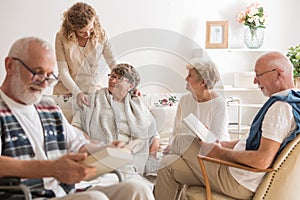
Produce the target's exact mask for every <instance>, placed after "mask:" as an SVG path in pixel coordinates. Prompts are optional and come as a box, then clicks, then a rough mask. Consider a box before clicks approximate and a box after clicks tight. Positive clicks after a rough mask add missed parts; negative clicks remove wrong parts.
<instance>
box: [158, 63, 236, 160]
mask: <svg viewBox="0 0 300 200" xmlns="http://www.w3.org/2000/svg"><path fill="white" fill-rule="evenodd" d="M186 69H187V70H188V74H187V76H186V78H185V80H186V89H187V90H188V91H189V93H187V94H184V95H183V96H182V97H181V98H180V102H179V104H178V107H177V112H176V118H175V123H174V131H173V135H172V136H171V138H170V141H171V143H172V141H173V140H174V138H176V137H178V136H177V135H191V136H193V137H194V135H193V134H192V133H190V132H191V131H190V130H189V128H188V127H187V126H186V125H185V124H184V123H183V121H182V120H183V119H184V118H185V117H187V116H188V115H189V114H190V113H193V114H194V115H195V117H196V118H197V119H198V120H199V121H200V122H202V123H203V124H204V125H205V126H206V127H207V128H208V129H209V130H210V131H211V132H212V133H215V134H217V135H215V136H216V137H217V138H218V139H220V140H229V139H230V136H229V133H228V123H229V122H228V121H229V117H228V111H227V108H226V101H225V98H224V97H222V96H220V95H219V94H217V93H216V92H215V91H214V86H215V84H216V83H217V82H218V81H219V80H220V74H219V72H218V69H217V67H216V65H215V63H214V62H212V61H211V60H210V59H193V60H191V61H190V62H189V63H188V64H187V65H186ZM193 137H184V139H178V140H176V141H180V144H178V143H176V142H175V143H174V142H173V145H172V146H168V147H167V148H166V149H165V151H164V154H168V153H169V151H170V148H171V151H174V152H175V153H177V154H181V153H182V152H184V151H185V150H186V149H187V148H188V147H189V146H190V144H191V143H192V141H193ZM195 156H196V155H195Z"/></svg>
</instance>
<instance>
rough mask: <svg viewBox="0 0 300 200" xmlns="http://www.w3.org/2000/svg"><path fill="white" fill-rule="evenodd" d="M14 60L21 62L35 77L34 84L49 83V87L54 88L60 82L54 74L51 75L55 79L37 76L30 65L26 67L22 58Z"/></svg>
mask: <svg viewBox="0 0 300 200" xmlns="http://www.w3.org/2000/svg"><path fill="white" fill-rule="evenodd" d="M12 59H13V60H17V61H19V62H20V63H21V64H22V65H23V66H24V67H25V68H26V69H27V70H28V71H29V72H30V73H31V74H32V75H33V76H32V79H31V80H32V82H33V83H34V84H37V85H39V84H41V83H43V82H44V81H47V82H48V86H49V87H53V86H55V85H56V83H57V82H58V80H57V76H55V75H54V74H53V73H52V74H51V75H52V76H53V77H54V78H49V77H45V76H44V75H43V74H37V73H35V72H34V71H33V70H32V69H31V68H30V67H29V66H28V65H26V64H25V63H24V62H23V61H22V60H21V59H20V58H15V57H13V58H12Z"/></svg>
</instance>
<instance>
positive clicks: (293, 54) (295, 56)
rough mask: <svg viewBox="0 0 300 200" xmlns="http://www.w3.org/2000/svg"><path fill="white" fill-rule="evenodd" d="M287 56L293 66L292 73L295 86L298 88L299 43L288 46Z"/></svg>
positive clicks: (299, 78)
mask: <svg viewBox="0 0 300 200" xmlns="http://www.w3.org/2000/svg"><path fill="white" fill-rule="evenodd" d="M287 57H288V58H289V59H290V61H291V62H292V64H293V66H294V70H293V74H294V81H295V86H296V87H297V88H300V44H298V45H296V46H295V47H290V48H289V50H288V53H287Z"/></svg>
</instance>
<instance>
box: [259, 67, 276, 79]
mask: <svg viewBox="0 0 300 200" xmlns="http://www.w3.org/2000/svg"><path fill="white" fill-rule="evenodd" d="M275 70H277V68H274V69H271V70H269V71H265V72H262V73H260V74H256V76H255V78H256V79H259V77H261V76H262V75H264V74H267V73H269V72H273V71H275Z"/></svg>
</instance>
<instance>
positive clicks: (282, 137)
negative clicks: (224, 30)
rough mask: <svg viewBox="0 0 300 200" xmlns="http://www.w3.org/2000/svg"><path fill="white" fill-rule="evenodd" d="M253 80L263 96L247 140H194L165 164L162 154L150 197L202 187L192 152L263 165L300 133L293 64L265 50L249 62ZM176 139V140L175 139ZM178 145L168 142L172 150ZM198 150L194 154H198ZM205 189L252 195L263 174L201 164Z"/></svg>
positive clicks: (236, 196)
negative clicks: (183, 187) (183, 186)
mask: <svg viewBox="0 0 300 200" xmlns="http://www.w3.org/2000/svg"><path fill="white" fill-rule="evenodd" d="M254 71H255V73H256V77H255V78H254V83H255V84H257V85H258V88H259V89H260V90H261V91H262V93H263V94H264V95H265V96H267V97H269V99H268V100H267V101H266V102H265V104H264V105H263V107H262V108H261V109H260V111H259V112H258V113H257V115H256V116H255V118H254V120H253V122H252V124H251V129H250V132H249V136H248V138H245V139H240V140H234V141H216V142H215V143H211V144H208V143H206V142H203V141H200V140H199V139H197V138H195V139H194V140H193V143H192V144H191V145H190V147H189V148H188V149H187V150H186V152H184V153H183V154H182V155H180V156H178V155H177V156H178V159H177V160H175V161H174V159H173V160H172V161H173V162H170V160H171V159H170V158H171V157H168V156H174V155H168V156H166V157H164V158H163V160H162V161H161V163H162V167H163V166H165V167H163V168H161V169H160V170H159V171H158V175H157V182H156V186H155V197H156V199H157V200H161V199H175V197H176V193H177V190H178V188H179V186H180V185H181V184H188V185H204V176H203V174H202V173H201V170H200V166H199V163H198V160H197V157H196V155H197V154H199V153H200V152H201V154H204V155H207V156H208V157H212V158H217V159H221V160H225V161H229V162H235V163H240V164H244V165H247V166H251V167H254V168H260V169H267V168H268V167H270V166H272V164H273V161H274V159H276V158H277V156H278V155H279V154H280V152H281V151H282V150H283V148H284V147H285V146H286V145H287V143H288V142H290V141H291V140H293V139H294V138H295V137H296V135H297V134H299V133H300V92H299V90H298V89H295V88H294V87H295V86H294V83H293V65H292V64H291V62H290V61H289V59H288V58H287V57H286V56H285V55H283V54H282V53H280V52H276V51H272V52H268V53H266V54H264V55H262V56H261V57H259V58H258V60H257V61H256V63H255V68H254ZM181 139H182V138H181ZM181 144H182V142H181V141H179V140H176V139H175V140H174V141H173V144H172V145H173V146H174V148H176V147H177V146H179V148H180V145H181ZM199 149H200V152H199ZM204 164H205V168H206V170H207V176H208V177H209V181H210V184H211V189H212V190H213V191H215V192H219V193H222V194H225V195H226V196H230V197H232V198H234V199H252V196H253V195H254V193H255V192H256V189H257V187H258V186H259V184H260V183H261V181H262V180H263V177H264V175H265V173H254V172H250V171H247V170H240V169H237V168H232V167H227V166H224V165H220V164H216V163H210V162H207V163H206V162H205V163H204Z"/></svg>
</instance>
